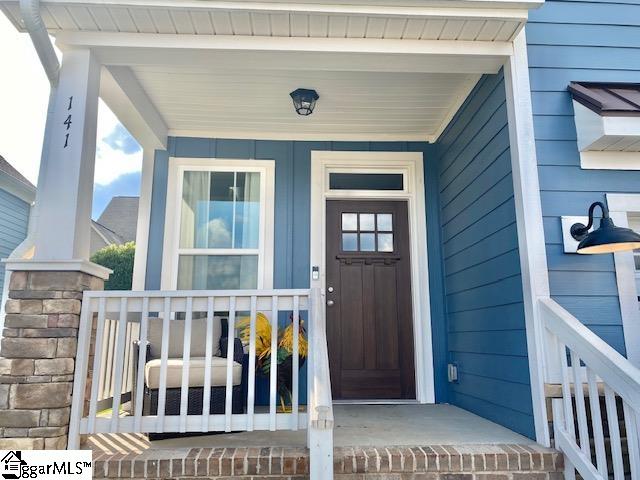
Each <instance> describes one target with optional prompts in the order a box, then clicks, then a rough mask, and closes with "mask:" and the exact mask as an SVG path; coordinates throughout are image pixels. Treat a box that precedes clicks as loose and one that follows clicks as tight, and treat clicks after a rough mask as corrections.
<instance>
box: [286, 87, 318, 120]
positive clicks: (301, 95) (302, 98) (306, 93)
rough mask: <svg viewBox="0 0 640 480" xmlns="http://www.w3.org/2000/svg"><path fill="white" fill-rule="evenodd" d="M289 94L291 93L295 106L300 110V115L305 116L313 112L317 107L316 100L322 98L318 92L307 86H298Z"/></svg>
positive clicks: (297, 110)
mask: <svg viewBox="0 0 640 480" xmlns="http://www.w3.org/2000/svg"><path fill="white" fill-rule="evenodd" d="M289 95H291V99H292V100H293V107H294V108H295V109H296V112H298V115H302V116H305V117H306V116H307V115H311V114H312V113H313V109H314V108H315V107H316V100H318V99H319V98H320V96H319V95H318V92H316V91H315V90H310V89H307V88H298V89H297V90H294V91H293V92H291V93H290V94H289Z"/></svg>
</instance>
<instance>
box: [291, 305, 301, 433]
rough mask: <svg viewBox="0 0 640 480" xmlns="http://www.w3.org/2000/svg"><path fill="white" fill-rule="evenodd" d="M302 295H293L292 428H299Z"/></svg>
mask: <svg viewBox="0 0 640 480" xmlns="http://www.w3.org/2000/svg"><path fill="white" fill-rule="evenodd" d="M299 315H300V297H298V296H297V295H296V296H294V297H293V353H292V357H293V358H292V361H293V362H292V367H293V368H292V369H291V375H293V378H292V381H291V385H292V388H293V392H292V397H291V413H292V421H293V424H292V430H298V409H299V408H298V382H299V371H300V338H299V337H300V317H299Z"/></svg>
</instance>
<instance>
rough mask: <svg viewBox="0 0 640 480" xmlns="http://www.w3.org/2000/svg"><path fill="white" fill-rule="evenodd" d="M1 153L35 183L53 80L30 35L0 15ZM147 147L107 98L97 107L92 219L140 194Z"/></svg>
mask: <svg viewBox="0 0 640 480" xmlns="http://www.w3.org/2000/svg"><path fill="white" fill-rule="evenodd" d="M0 45H11V48H3V49H2V50H0V65H4V67H5V68H3V69H2V72H1V73H0V155H2V156H3V157H4V158H5V159H6V160H7V161H8V162H9V163H11V165H13V166H14V167H15V168H16V169H17V170H19V171H20V173H22V174H23V175H24V176H25V177H27V178H28V179H29V180H30V181H31V182H32V183H34V184H36V183H37V179H38V167H39V164H40V153H41V150H42V136H43V133H44V124H45V117H46V113H47V102H48V98H49V82H48V80H47V77H46V75H45V73H44V70H43V69H42V66H41V64H40V60H39V59H38V56H37V54H36V52H35V50H34V48H33V45H32V43H31V39H30V38H29V36H28V35H27V34H26V33H18V31H17V30H16V29H15V28H14V27H13V25H12V24H11V22H9V20H8V19H7V18H6V17H5V16H4V15H3V14H2V13H0ZM141 167H142V149H141V148H140V146H139V145H138V144H137V143H136V141H135V140H134V139H133V138H132V137H131V135H129V133H128V132H127V130H126V129H125V128H124V127H123V126H122V124H120V122H118V119H117V118H116V116H115V115H114V114H113V113H112V112H111V111H110V110H109V107H107V106H106V105H105V104H104V103H103V102H102V100H100V104H99V108H98V134H97V147H96V169H95V178H94V196H93V218H94V219H95V218H97V217H98V216H99V215H100V213H101V212H102V210H104V207H105V206H106V205H107V203H109V200H110V199H111V197H113V196H115V195H138V194H139V192H140V169H141Z"/></svg>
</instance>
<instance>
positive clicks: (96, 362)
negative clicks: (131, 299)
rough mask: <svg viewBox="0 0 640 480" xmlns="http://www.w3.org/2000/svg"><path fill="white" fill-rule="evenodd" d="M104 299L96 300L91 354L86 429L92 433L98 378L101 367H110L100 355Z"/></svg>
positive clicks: (98, 386)
mask: <svg viewBox="0 0 640 480" xmlns="http://www.w3.org/2000/svg"><path fill="white" fill-rule="evenodd" d="M104 309H105V299H104V298H101V299H100V300H99V301H98V323H97V324H96V338H95V345H96V350H95V352H94V354H93V380H92V382H91V396H90V397H89V422H88V426H87V429H88V430H89V433H93V432H94V431H95V428H96V415H97V412H98V392H99V388H100V382H99V381H98V379H99V378H101V377H102V372H101V369H102V368H111V365H106V364H104V363H102V360H103V358H102V355H103V348H104V343H105V342H104V335H105V332H104V327H105V325H104V317H105V313H104Z"/></svg>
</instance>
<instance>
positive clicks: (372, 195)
mask: <svg viewBox="0 0 640 480" xmlns="http://www.w3.org/2000/svg"><path fill="white" fill-rule="evenodd" d="M373 170H375V171H377V172H381V171H393V172H395V173H397V172H402V173H403V174H404V175H405V189H404V191H366V190H340V191H330V190H329V185H328V174H329V172H331V171H342V172H345V171H349V172H371V171H373ZM423 172H424V170H423V155H422V153H421V152H337V151H312V152H311V219H312V221H311V250H310V254H311V265H312V266H318V267H319V268H320V278H319V279H318V280H314V279H313V278H312V277H311V280H310V281H311V286H312V287H316V288H317V287H319V288H321V289H322V290H323V291H324V289H325V287H326V251H325V250H326V246H325V242H326V200H327V199H350V200H357V199H360V200H364V199H367V200H369V199H371V200H373V199H379V200H389V199H403V200H406V201H407V204H408V205H407V206H408V212H409V237H410V250H411V254H410V255H411V289H412V292H411V293H412V298H413V302H412V303H413V323H414V325H413V331H414V338H415V345H414V354H415V374H416V400H417V401H418V402H420V403H434V402H435V385H434V371H433V345H432V340H431V309H430V298H429V266H428V260H427V255H426V251H427V231H426V221H425V219H426V212H425V196H424V195H425V194H424V173H423ZM310 275H311V272H310ZM364 403H366V402H364Z"/></svg>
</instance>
